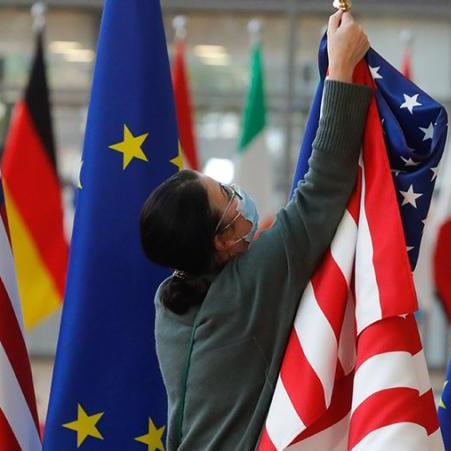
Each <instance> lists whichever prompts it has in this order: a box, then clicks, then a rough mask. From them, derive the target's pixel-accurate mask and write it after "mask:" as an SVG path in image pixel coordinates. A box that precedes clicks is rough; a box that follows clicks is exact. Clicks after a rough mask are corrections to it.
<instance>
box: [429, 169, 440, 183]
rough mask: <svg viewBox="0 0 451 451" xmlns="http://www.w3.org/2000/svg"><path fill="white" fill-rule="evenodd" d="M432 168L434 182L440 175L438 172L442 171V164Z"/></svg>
mask: <svg viewBox="0 0 451 451" xmlns="http://www.w3.org/2000/svg"><path fill="white" fill-rule="evenodd" d="M430 170H431V171H432V174H433V175H432V179H431V182H433V181H434V180H435V179H436V178H437V177H438V174H439V172H440V165H438V166H436V167H435V168H431V169H430Z"/></svg>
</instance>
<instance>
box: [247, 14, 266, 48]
mask: <svg viewBox="0 0 451 451" xmlns="http://www.w3.org/2000/svg"><path fill="white" fill-rule="evenodd" d="M247 29H248V31H249V35H250V39H251V41H250V42H251V47H253V46H254V45H256V44H258V43H259V42H260V41H261V34H262V29H263V20H261V19H252V20H250V21H249V23H248V24H247Z"/></svg>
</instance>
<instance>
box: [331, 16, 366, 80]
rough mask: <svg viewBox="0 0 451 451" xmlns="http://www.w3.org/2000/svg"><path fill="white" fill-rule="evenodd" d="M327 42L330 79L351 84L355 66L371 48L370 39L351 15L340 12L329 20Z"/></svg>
mask: <svg viewBox="0 0 451 451" xmlns="http://www.w3.org/2000/svg"><path fill="white" fill-rule="evenodd" d="M327 41H328V44H327V45H328V54H329V75H328V78H329V79H331V80H337V81H343V82H346V83H351V82H352V74H353V73H354V68H355V66H356V65H357V64H358V63H359V61H360V60H361V59H362V58H363V57H364V56H365V54H366V52H367V51H368V49H369V48H370V44H369V42H368V37H367V36H366V34H365V32H364V31H363V29H362V27H361V26H360V25H359V24H358V23H357V22H356V21H355V19H354V17H353V16H352V14H351V13H349V12H343V11H338V12H336V13H335V14H333V15H332V16H331V17H330V19H329V27H328V30H327Z"/></svg>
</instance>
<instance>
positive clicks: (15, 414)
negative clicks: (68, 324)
mask: <svg viewBox="0 0 451 451" xmlns="http://www.w3.org/2000/svg"><path fill="white" fill-rule="evenodd" d="M0 255H1V262H0V375H1V377H0V449H2V450H8V451H16V450H17V451H20V450H22V451H39V450H40V449H41V439H40V436H39V423H38V414H37V409H36V399H35V394H34V388H33V379H32V375H31V368H30V362H29V359H28V353H27V348H26V346H25V340H24V336H23V319H22V311H21V305H20V299H19V292H18V287H17V280H16V274H15V270H14V259H13V254H12V249H11V244H10V237H9V230H8V221H7V214H6V209H5V199H4V195H3V188H2V183H1V181H0Z"/></svg>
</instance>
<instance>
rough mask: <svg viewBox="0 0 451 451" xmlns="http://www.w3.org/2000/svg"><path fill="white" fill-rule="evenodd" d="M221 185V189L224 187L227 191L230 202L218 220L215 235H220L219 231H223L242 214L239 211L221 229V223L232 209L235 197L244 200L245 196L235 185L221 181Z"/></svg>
mask: <svg viewBox="0 0 451 451" xmlns="http://www.w3.org/2000/svg"><path fill="white" fill-rule="evenodd" d="M219 185H220V186H221V189H223V190H224V191H225V193H226V194H227V197H228V198H229V202H228V203H227V206H226V208H225V210H224V212H223V213H222V216H221V218H220V219H219V221H218V225H217V226H216V229H215V235H218V234H219V233H223V232H224V231H226V230H227V229H228V228H229V227H230V226H231V225H232V224H233V223H234V222H235V221H236V219H237V218H238V216H239V215H240V213H239V212H238V213H237V215H236V216H235V217H234V218H233V219H232V220H231V221H230V222H229V223H228V224H227V225H225V226H224V227H223V228H222V229H221V225H222V223H223V221H224V218H225V216H226V215H227V213H228V212H229V211H230V208H231V207H232V204H233V201H234V200H235V198H238V199H240V200H243V196H242V195H241V194H240V193H239V192H238V191H237V189H236V187H235V186H234V185H226V184H224V183H220V184H219Z"/></svg>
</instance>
